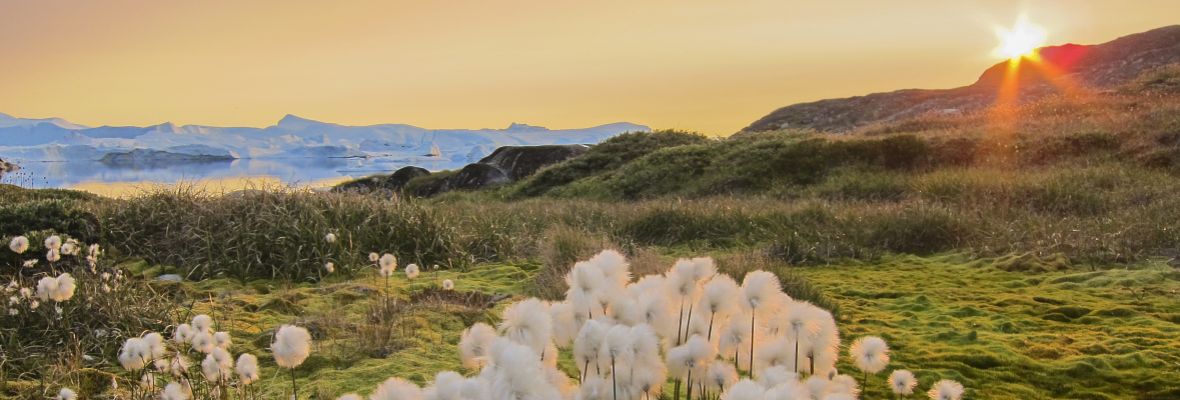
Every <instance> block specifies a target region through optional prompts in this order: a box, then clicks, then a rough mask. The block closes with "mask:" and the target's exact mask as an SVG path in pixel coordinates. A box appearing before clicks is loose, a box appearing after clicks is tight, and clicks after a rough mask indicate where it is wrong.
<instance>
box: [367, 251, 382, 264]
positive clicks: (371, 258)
mask: <svg viewBox="0 0 1180 400" xmlns="http://www.w3.org/2000/svg"><path fill="white" fill-rule="evenodd" d="M380 259H381V255H380V254H377V253H369V262H373V263H375V262H377V260H380Z"/></svg>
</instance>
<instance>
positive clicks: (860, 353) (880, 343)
mask: <svg viewBox="0 0 1180 400" xmlns="http://www.w3.org/2000/svg"><path fill="white" fill-rule="evenodd" d="M848 353H849V356H851V357H852V363H853V364H854V365H856V368H857V369H859V370H861V371H864V372H867V373H870V374H876V373H878V372H881V371H882V370H884V369H885V366H886V365H888V364H889V345H887V344H885V340H884V339H881V338H879V337H876V336H864V337H861V338H859V339H856V341H855V342H852V347H849V348H848Z"/></svg>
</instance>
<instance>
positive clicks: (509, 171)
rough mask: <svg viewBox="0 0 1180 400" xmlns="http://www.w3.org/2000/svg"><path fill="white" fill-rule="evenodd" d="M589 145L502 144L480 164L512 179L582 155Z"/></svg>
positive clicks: (480, 161)
mask: <svg viewBox="0 0 1180 400" xmlns="http://www.w3.org/2000/svg"><path fill="white" fill-rule="evenodd" d="M589 149H590V146H586V145H583V144H568V145H545V146H504V147H501V148H498V149H496V151H494V152H492V154H489V155H488V156H487V157H484V158H483V159H481V160H479V163H480V164H488V165H492V166H495V167H496V168H498V169H499V170H500V171H503V172H504V174H506V175H507V176H508V179H511V180H513V181H516V180H519V179H521V178H524V177H527V176H529V175H532V174H533V173H535V172H537V170H539V169H541V167H545V166H548V165H553V164H556V163H559V162H562V161H565V160H568V159H570V158H573V157H577V156H580V155H582V154H583V153H585V152H586V150H589Z"/></svg>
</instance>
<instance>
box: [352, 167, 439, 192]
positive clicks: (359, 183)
mask: <svg viewBox="0 0 1180 400" xmlns="http://www.w3.org/2000/svg"><path fill="white" fill-rule="evenodd" d="M427 175H430V171H427V170H426V169H425V168H419V167H414V166H408V167H402V168H400V169H398V170H397V171H393V173H392V174H389V175H373V176H368V177H364V178H360V179H357V180H354V181H349V182H345V183H341V184H339V185H336V187H333V188H332V191H334V192H359V193H371V192H377V191H389V192H400V191H401V190H402V189H404V188H405V187H406V184H407V183H409V182H410V180H411V179H414V178H417V177H420V176H427Z"/></svg>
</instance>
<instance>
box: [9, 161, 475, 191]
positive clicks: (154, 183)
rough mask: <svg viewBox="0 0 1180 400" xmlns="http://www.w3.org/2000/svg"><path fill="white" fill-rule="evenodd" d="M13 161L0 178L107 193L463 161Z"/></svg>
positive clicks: (324, 183)
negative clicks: (15, 166) (12, 166)
mask: <svg viewBox="0 0 1180 400" xmlns="http://www.w3.org/2000/svg"><path fill="white" fill-rule="evenodd" d="M14 161H16V163H17V164H18V165H19V166H20V170H17V171H14V172H10V173H7V174H0V183H6V184H13V185H17V186H22V187H27V188H63V189H78V190H84V191H88V192H93V193H96V194H100V195H103V196H112V197H118V196H125V195H131V194H135V193H138V192H141V191H143V190H145V189H149V188H153V187H159V186H160V185H175V184H178V183H183V184H186V185H194V186H196V187H197V188H200V189H204V190H209V191H212V192H229V191H234V190H241V189H247V188H256V187H275V186H289V187H300V188H312V189H314V188H323V187H328V186H331V185H334V184H337V183H340V182H343V181H346V180H349V179H354V178H359V177H363V176H367V175H372V174H377V173H388V172H391V171H393V170H396V169H398V168H401V167H403V166H406V165H415V166H419V167H423V168H426V169H429V170H432V171H437V170H443V169H452V168H458V167H461V166H462V163H461V162H457V161H452V160H444V159H438V160H430V159H424V158H419V159H415V160H406V159H403V158H384V157H370V158H330V157H321V158H267V159H236V160H221V161H206V162H189V163H173V164H163V165H135V166H123V165H110V164H106V163H103V162H100V161H93V160H78V161H68V160H67V161H25V160H14Z"/></svg>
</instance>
